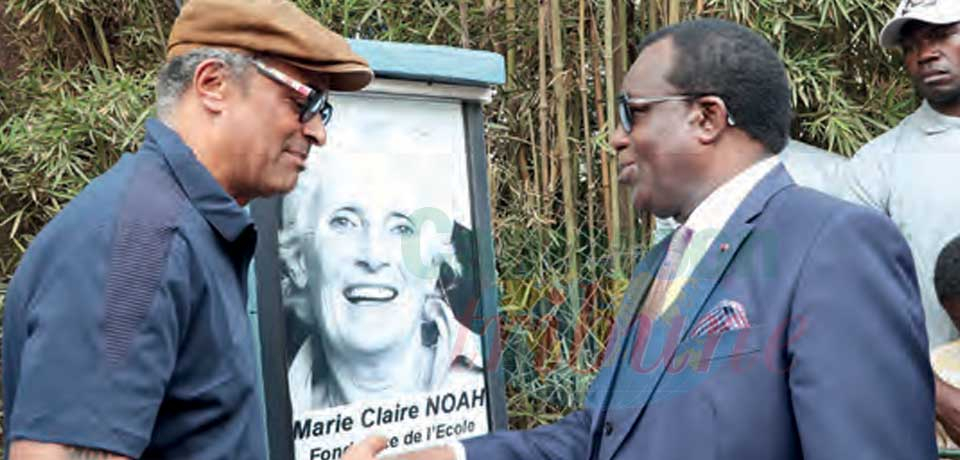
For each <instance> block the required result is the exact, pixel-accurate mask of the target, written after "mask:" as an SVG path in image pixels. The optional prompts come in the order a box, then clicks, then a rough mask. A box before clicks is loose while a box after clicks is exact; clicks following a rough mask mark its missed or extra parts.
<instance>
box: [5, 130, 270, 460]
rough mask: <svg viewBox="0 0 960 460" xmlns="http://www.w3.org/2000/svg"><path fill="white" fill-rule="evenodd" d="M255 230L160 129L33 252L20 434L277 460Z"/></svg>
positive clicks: (16, 290)
mask: <svg viewBox="0 0 960 460" xmlns="http://www.w3.org/2000/svg"><path fill="white" fill-rule="evenodd" d="M255 245H256V231H255V230H254V227H253V222H252V221H251V219H250V217H249V216H248V215H247V214H246V213H245V212H244V210H243V209H242V208H241V207H240V206H239V205H238V204H237V202H236V201H235V200H234V199H233V198H231V197H230V196H229V195H227V193H226V192H225V191H224V190H223V188H222V187H221V186H220V185H219V184H218V183H217V182H216V181H215V180H214V178H213V176H211V175H210V173H209V172H208V171H207V169H206V168H205V167H204V166H203V165H201V164H200V162H198V161H197V159H196V157H195V156H194V154H193V152H192V151H191V150H190V149H189V148H188V147H187V146H186V145H184V144H183V142H182V141H181V140H180V137H179V136H178V135H177V134H176V133H175V132H173V131H172V130H170V129H169V128H168V127H166V126H165V125H163V124H162V123H160V122H159V121H156V120H149V121H148V122H147V136H146V139H145V140H144V143H143V147H142V148H141V149H140V151H139V152H138V153H137V154H136V155H129V154H128V155H124V156H123V157H122V158H121V159H120V161H119V162H118V163H117V164H116V165H115V166H114V167H113V168H111V169H110V170H109V171H107V172H106V173H105V174H103V175H102V176H100V177H98V178H96V179H95V180H94V181H92V182H91V183H90V184H89V185H88V186H87V187H86V188H85V189H84V190H83V191H82V192H81V193H80V194H79V195H77V197H76V198H74V199H73V201H71V202H70V204H69V205H68V206H66V207H65V208H64V209H63V211H62V212H60V214H58V215H57V216H56V217H55V218H54V219H53V220H52V221H51V222H50V223H49V224H48V225H47V226H46V227H45V228H44V229H43V231H42V232H40V234H39V235H37V237H36V238H35V239H34V241H33V243H32V244H31V245H30V248H29V250H28V251H27V253H26V254H25V255H24V257H23V260H22V262H21V263H20V266H19V267H18V269H17V271H16V274H15V275H14V277H13V281H12V282H11V283H10V286H9V291H8V293H7V298H6V305H5V310H6V311H5V312H4V337H3V398H4V403H5V404H4V412H5V414H6V437H7V442H8V446H9V442H10V441H11V440H17V439H30V440H35V441H43V442H54V443H60V444H67V445H76V446H84V447H88V448H97V449H102V450H107V451H111V452H115V453H118V454H123V455H126V456H129V457H133V458H171V459H204V460H209V459H228V458H229V459H262V458H264V457H265V456H266V446H265V445H264V444H265V442H264V423H263V418H262V415H261V414H262V412H261V408H260V404H261V402H260V397H259V395H258V393H257V391H256V382H257V378H258V376H257V366H256V357H255V355H254V351H253V350H254V348H253V347H254V345H253V341H252V334H251V330H250V323H249V321H248V319H247V315H246V310H245V305H246V292H247V291H246V283H247V280H246V274H247V267H248V266H249V264H250V259H251V257H252V256H253V252H254V248H255Z"/></svg>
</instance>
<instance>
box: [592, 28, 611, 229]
mask: <svg viewBox="0 0 960 460" xmlns="http://www.w3.org/2000/svg"><path fill="white" fill-rule="evenodd" d="M590 41H591V42H592V43H593V46H591V47H590V61H591V63H592V67H593V106H594V109H595V110H596V113H597V126H599V127H600V129H605V127H606V120H605V118H606V111H605V109H604V100H603V94H604V90H603V83H602V82H603V78H601V75H600V69H601V68H602V67H601V66H600V51H599V50H600V49H601V48H603V43H602V42H601V41H600V33H599V32H598V31H597V15H596V14H594V13H593V12H592V11H591V15H590ZM608 157H609V155H607V154H606V151H604V150H601V152H600V178H601V179H600V180H601V182H600V184H601V190H602V192H603V217H604V223H605V225H604V228H605V230H606V234H607V241H608V245H609V242H610V241H613V226H612V225H610V222H612V221H613V217H612V214H611V213H612V212H613V211H612V208H613V206H612V200H611V196H610V167H609V166H608V165H607V163H608V161H607V158H608Z"/></svg>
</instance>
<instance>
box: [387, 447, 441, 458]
mask: <svg viewBox="0 0 960 460" xmlns="http://www.w3.org/2000/svg"><path fill="white" fill-rule="evenodd" d="M384 460H456V455H454V453H453V449H451V448H450V447H447V446H438V447H430V448H427V449H422V450H417V451H414V452H407V453H405V454H401V455H397V456H390V457H387V458H385V459H384Z"/></svg>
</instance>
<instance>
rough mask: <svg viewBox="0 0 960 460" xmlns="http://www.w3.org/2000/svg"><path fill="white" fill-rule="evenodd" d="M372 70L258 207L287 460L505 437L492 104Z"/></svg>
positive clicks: (279, 433)
mask: <svg viewBox="0 0 960 460" xmlns="http://www.w3.org/2000/svg"><path fill="white" fill-rule="evenodd" d="M360 52H361V53H362V50H361V51H360ZM488 54H489V53H488ZM497 57H499V56H497ZM368 59H370V58H369V57H368ZM370 60H371V64H372V65H373V66H374V70H375V71H376V72H377V73H378V81H377V82H376V83H375V84H374V85H372V86H371V87H370V88H368V89H366V90H365V91H362V92H359V93H334V94H332V95H331V103H332V105H333V106H334V116H333V118H332V120H331V122H330V124H329V125H328V126H327V133H328V135H327V143H326V145H324V146H323V147H320V148H313V149H312V150H311V152H310V154H309V157H308V159H307V161H306V169H305V170H304V171H303V172H302V173H301V175H300V177H299V179H298V183H297V187H296V188H295V189H294V190H293V191H292V192H290V193H288V194H286V195H284V196H281V197H275V198H271V199H267V200H259V201H256V202H255V203H253V204H252V206H251V210H252V214H253V217H254V219H255V221H256V222H257V227H258V230H259V234H260V238H259V239H260V241H259V242H258V248H257V254H256V257H255V265H254V267H255V268H254V271H255V276H254V278H255V283H254V284H255V286H256V292H255V293H253V294H254V295H252V296H251V298H252V299H254V300H253V302H255V304H256V305H255V310H256V320H257V325H258V328H259V347H260V348H259V349H260V353H261V368H262V372H263V392H264V400H265V415H266V420H267V425H268V426H267V437H268V445H269V449H270V458H271V459H273V460H277V459H286V458H290V459H296V460H308V459H309V460H314V459H324V460H326V459H335V458H339V457H340V456H342V454H343V452H345V451H346V449H347V448H348V447H349V446H350V445H352V444H353V443H355V442H357V441H360V440H362V439H363V438H365V437H367V436H369V435H372V434H380V435H384V436H386V437H387V438H388V440H389V441H388V442H389V444H388V445H389V447H388V449H389V450H388V453H402V452H404V451H408V450H414V449H419V448H423V447H427V446H430V445H437V444H442V443H446V442H450V441H451V440H454V439H462V438H467V437H472V436H477V435H481V434H484V433H488V432H490V431H493V430H496V429H503V428H505V422H506V414H505V402H504V396H503V378H502V371H501V370H500V369H499V366H498V365H497V363H498V360H497V359H496V358H497V355H498V353H499V346H498V343H499V342H498V331H497V321H496V318H497V303H496V285H495V273H494V268H493V267H494V265H493V248H492V230H491V228H490V208H489V199H488V196H489V194H488V191H487V183H486V181H487V172H486V171H487V169H486V155H485V149H484V145H483V116H482V112H481V107H482V105H481V103H482V99H478V98H476V97H474V96H471V95H476V94H486V93H485V92H481V93H478V92H477V91H476V90H477V89H478V88H477V87H473V88H472V90H471V89H470V88H468V89H463V88H458V85H450V84H436V83H434V82H431V83H423V82H416V80H412V81H411V80H410V74H409V73H408V74H405V75H404V76H405V77H406V79H404V80H391V79H389V78H387V79H384V78H383V74H384V73H386V74H388V75H389V72H384V71H383V70H377V67H376V61H375V60H374V59H370ZM484 91H489V90H486V89H485V90H484Z"/></svg>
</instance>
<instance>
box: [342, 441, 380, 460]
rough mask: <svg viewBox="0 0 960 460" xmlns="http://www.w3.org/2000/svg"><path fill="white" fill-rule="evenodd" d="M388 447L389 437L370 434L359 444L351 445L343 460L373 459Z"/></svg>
mask: <svg viewBox="0 0 960 460" xmlns="http://www.w3.org/2000/svg"><path fill="white" fill-rule="evenodd" d="M386 448H387V438H385V437H383V436H370V437H368V438H366V439H364V440H363V441H360V442H359V443H357V444H354V445H352V446H350V448H349V449H347V451H346V452H344V454H343V457H342V458H343V460H373V459H375V458H377V454H379V453H380V452H381V451H382V450H383V449H386Z"/></svg>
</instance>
